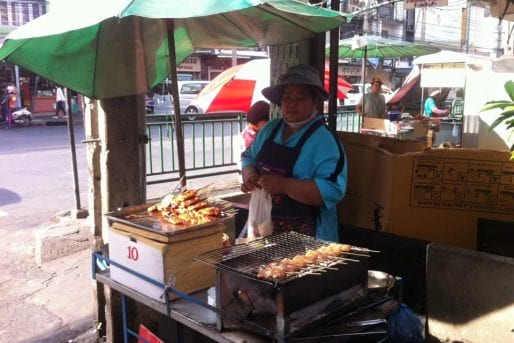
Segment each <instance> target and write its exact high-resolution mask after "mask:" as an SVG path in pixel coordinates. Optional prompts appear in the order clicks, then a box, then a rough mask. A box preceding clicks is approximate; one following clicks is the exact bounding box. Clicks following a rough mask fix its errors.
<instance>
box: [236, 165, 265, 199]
mask: <svg viewBox="0 0 514 343" xmlns="http://www.w3.org/2000/svg"><path fill="white" fill-rule="evenodd" d="M241 174H242V177H243V184H242V185H241V190H242V191H243V192H245V193H248V192H251V191H253V190H254V189H256V188H261V186H260V185H259V174H258V173H257V170H256V169H255V168H254V167H251V166H249V167H245V168H243V170H242V173H241Z"/></svg>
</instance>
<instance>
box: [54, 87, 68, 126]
mask: <svg viewBox="0 0 514 343" xmlns="http://www.w3.org/2000/svg"><path fill="white" fill-rule="evenodd" d="M64 116H66V97H65V96H64V92H63V90H62V88H61V86H59V85H56V86H55V115H54V118H63V117H64Z"/></svg>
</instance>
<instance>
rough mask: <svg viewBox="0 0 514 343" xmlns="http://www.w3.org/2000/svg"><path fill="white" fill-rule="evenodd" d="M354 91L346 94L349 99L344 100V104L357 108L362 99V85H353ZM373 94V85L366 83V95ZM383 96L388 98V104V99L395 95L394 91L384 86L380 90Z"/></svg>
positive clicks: (351, 90)
mask: <svg viewBox="0 0 514 343" xmlns="http://www.w3.org/2000/svg"><path fill="white" fill-rule="evenodd" d="M352 86H353V89H350V90H349V91H348V93H346V96H347V98H346V99H344V100H342V104H343V105H345V106H355V105H356V104H357V102H358V101H359V99H360V98H362V83H352ZM369 92H371V84H370V83H366V93H369ZM380 92H381V93H382V94H384V96H385V98H386V102H387V100H388V98H389V97H390V96H391V95H392V94H393V91H392V90H391V89H390V88H389V87H387V86H384V85H382V89H381V90H380Z"/></svg>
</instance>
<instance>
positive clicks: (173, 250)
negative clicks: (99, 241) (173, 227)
mask: <svg viewBox="0 0 514 343" xmlns="http://www.w3.org/2000/svg"><path fill="white" fill-rule="evenodd" d="M224 228H225V226H224V225H223V224H220V223H218V224H214V225H212V226H208V227H205V228H204V229H202V230H198V231H196V234H195V235H194V236H193V237H191V235H178V236H176V238H175V239H174V240H173V241H171V242H168V243H165V242H161V241H158V240H155V239H151V238H147V237H143V236H142V235H140V234H138V233H136V232H135V231H138V230H140V229H137V230H134V228H132V227H130V226H129V225H125V224H122V223H113V224H112V226H111V228H110V229H109V259H110V260H111V261H114V262H116V263H118V264H121V265H122V266H124V267H127V268H129V269H131V270H133V271H136V272H138V273H140V274H142V275H144V276H146V277H149V278H151V279H154V280H156V281H158V282H161V283H163V284H167V283H168V282H169V280H170V278H173V277H174V278H175V283H174V286H173V287H174V288H176V289H177V290H179V291H181V292H184V293H193V292H196V291H199V290H202V289H206V288H209V287H212V286H214V284H215V275H216V271H215V269H214V268H213V267H211V266H208V265H206V264H204V263H200V262H195V261H193V258H194V257H195V256H198V255H200V254H202V253H205V252H208V251H212V250H215V249H219V248H222V234H223V230H224ZM160 236H162V235H160ZM110 269H111V278H112V279H113V280H114V281H117V282H119V283H121V284H123V285H125V286H127V287H130V288H132V289H134V290H136V291H138V292H140V293H141V294H144V295H146V296H148V297H150V298H152V299H155V300H158V301H162V302H164V301H165V299H164V297H163V294H164V289H163V288H161V287H158V286H156V285H154V284H152V283H151V282H148V281H146V280H144V279H143V278H141V277H138V276H137V275H134V274H132V273H130V272H128V271H125V270H123V269H122V268H120V267H117V266H115V265H114V264H111V267H110ZM170 298H171V299H176V298H177V296H176V295H174V294H171V296H170Z"/></svg>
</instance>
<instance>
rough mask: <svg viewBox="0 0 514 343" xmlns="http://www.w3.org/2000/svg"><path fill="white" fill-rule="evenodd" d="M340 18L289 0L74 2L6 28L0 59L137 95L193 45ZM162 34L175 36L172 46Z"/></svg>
mask: <svg viewBox="0 0 514 343" xmlns="http://www.w3.org/2000/svg"><path fill="white" fill-rule="evenodd" d="M344 21H345V17H344V16H343V15H341V14H340V13H338V12H335V11H330V10H326V9H323V8H319V7H315V6H312V5H308V4H305V3H302V2H298V1H293V0H268V1H260V0H234V1H223V2H220V1H219V0H197V1H194V2H191V3H187V4H185V3H184V1H182V0H109V1H104V0H86V1H73V2H70V3H69V4H67V5H64V6H62V7H56V8H55V9H52V10H51V11H50V12H48V13H47V14H45V15H43V16H41V17H39V18H37V19H35V20H33V21H31V22H29V23H28V24H26V25H24V26H22V27H20V28H18V29H16V30H15V31H13V32H12V33H11V34H9V35H8V36H7V37H6V39H5V41H4V43H3V45H2V47H1V49H0V59H5V60H7V61H9V62H11V63H14V64H17V65H19V66H20V67H22V68H25V69H28V70H30V71H32V72H34V73H36V74H39V75H41V76H43V77H45V78H48V79H50V80H53V81H55V82H57V83H60V84H62V85H64V86H66V87H68V88H71V89H73V90H75V91H77V92H80V93H82V94H84V95H86V96H88V97H91V98H95V99H104V98H111V97H118V96H126V95H133V94H141V93H144V92H145V91H147V90H149V89H150V88H151V87H153V86H154V85H156V84H158V83H159V82H160V81H162V80H163V79H165V78H166V77H167V76H168V75H170V74H171V70H170V69H171V67H170V66H172V65H174V64H175V63H180V62H182V61H183V60H184V59H185V58H186V57H187V56H189V55H190V54H191V53H192V52H194V50H195V49H196V48H235V47H257V46H264V45H279V44H286V43H292V42H296V41H301V40H305V39H309V38H312V37H314V36H315V35H316V34H318V33H320V32H325V31H328V30H330V29H333V28H336V27H338V26H339V25H340V24H342V23H343V22H344ZM171 26H172V30H173V31H169V29H170V27H171ZM168 32H174V34H173V36H174V37H172V38H173V39H174V42H176V43H175V46H173V47H171V49H170V43H169V37H168ZM171 51H173V52H174V55H175V56H176V58H175V59H176V61H173V64H171V62H172V61H170V60H169V57H170V56H172V53H171ZM135 70H138V73H136V72H134V71H135Z"/></svg>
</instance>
